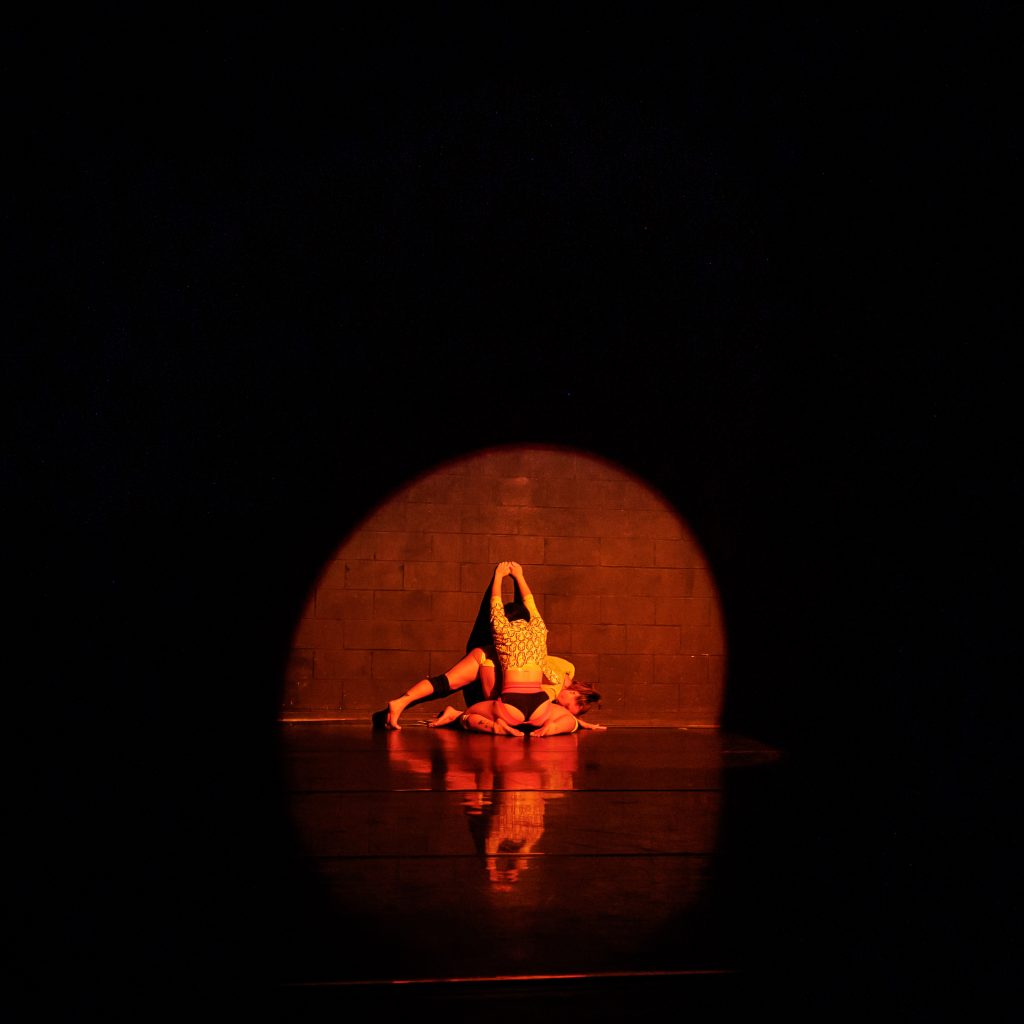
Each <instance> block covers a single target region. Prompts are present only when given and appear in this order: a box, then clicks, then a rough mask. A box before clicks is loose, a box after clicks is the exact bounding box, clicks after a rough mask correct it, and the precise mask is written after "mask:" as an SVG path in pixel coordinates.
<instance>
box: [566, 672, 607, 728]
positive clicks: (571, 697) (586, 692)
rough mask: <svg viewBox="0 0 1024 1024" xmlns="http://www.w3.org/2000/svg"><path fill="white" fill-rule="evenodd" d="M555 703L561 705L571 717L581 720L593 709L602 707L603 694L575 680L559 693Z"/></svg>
mask: <svg viewBox="0 0 1024 1024" xmlns="http://www.w3.org/2000/svg"><path fill="white" fill-rule="evenodd" d="M555 703H556V704H561V705H562V707H563V708H565V710H566V711H568V712H569V714H570V715H575V716H576V717H577V718H580V717H581V716H583V715H585V714H586V713H587V712H588V711H590V710H592V709H593V708H600V707H601V694H599V693H598V692H597V690H595V689H594V687H593V686H592V685H591V684H590V683H585V682H583V681H582V680H581V679H574V680H572V682H570V683H569V684H568V685H567V686H563V687H562V689H561V690H559V691H558V696H557V697H556V698H555Z"/></svg>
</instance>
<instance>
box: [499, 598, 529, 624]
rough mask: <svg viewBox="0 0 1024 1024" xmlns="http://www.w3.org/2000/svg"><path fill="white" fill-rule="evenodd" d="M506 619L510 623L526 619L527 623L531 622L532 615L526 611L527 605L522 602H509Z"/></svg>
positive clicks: (506, 606) (506, 608)
mask: <svg viewBox="0 0 1024 1024" xmlns="http://www.w3.org/2000/svg"><path fill="white" fill-rule="evenodd" d="M505 618H506V619H508V621H509V622H516V621H518V620H519V619H525V620H526V621H527V622H529V621H530V613H529V612H528V611H527V610H526V605H525V604H523V602H522V601H509V603H508V604H507V605H505Z"/></svg>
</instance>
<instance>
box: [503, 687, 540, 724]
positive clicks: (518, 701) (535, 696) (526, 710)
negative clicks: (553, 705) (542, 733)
mask: <svg viewBox="0 0 1024 1024" xmlns="http://www.w3.org/2000/svg"><path fill="white" fill-rule="evenodd" d="M498 700H500V701H501V703H502V704H505V705H506V706H507V707H512V708H516V709H517V710H519V711H521V712H522V713H523V718H525V719H526V720H527V721H529V719H530V716H531V715H532V714H533V713H534V711H536V710H537V708H539V707H540V706H541V704H546V703H547V701H548V695H547V694H546V693H545V692H544V691H543V690H541V692H540V693H503V694H502V695H501V696H500V697H499V698H498ZM521 724H523V725H525V724H526V723H525V722H523V723H521Z"/></svg>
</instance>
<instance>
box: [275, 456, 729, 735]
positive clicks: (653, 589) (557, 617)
mask: <svg viewBox="0 0 1024 1024" xmlns="http://www.w3.org/2000/svg"><path fill="white" fill-rule="evenodd" d="M503 559H514V560H515V561H518V562H520V563H522V565H523V568H524V571H525V574H526V578H527V580H528V582H529V584H530V587H531V588H532V590H533V592H534V596H535V597H536V600H537V604H538V607H539V608H540V610H541V613H542V614H543V615H544V618H545V621H546V622H547V624H548V628H549V631H550V632H549V636H548V649H549V651H550V652H551V653H552V654H556V655H558V656H560V657H564V658H568V659H569V660H570V661H572V662H573V663H574V664H575V666H576V671H577V676H578V677H579V678H582V679H586V680H588V681H590V682H592V683H593V684H594V685H595V686H596V687H597V688H598V689H599V690H600V691H601V693H602V695H603V705H602V708H601V710H600V711H595V712H594V720H595V721H599V720H602V719H603V720H606V721H614V720H615V719H616V718H630V719H636V718H644V717H652V718H669V719H672V720H673V721H678V722H679V723H680V724H685V725H693V726H711V727H713V726H717V725H718V723H719V720H720V716H721V710H722V699H723V691H724V685H725V668H726V647H725V630H724V624H723V622H722V616H721V611H720V607H719V601H718V595H717V591H716V586H715V581H714V579H713V578H712V575H711V572H710V570H709V567H708V565H707V563H706V561H705V559H704V556H703V554H702V551H701V548H700V545H699V542H698V541H697V539H696V538H695V537H694V536H693V535H692V533H691V532H690V530H689V527H688V526H687V524H686V523H685V522H684V521H683V520H682V519H681V518H680V516H679V514H678V513H677V512H676V511H675V510H674V509H673V508H672V507H671V506H670V505H669V504H668V503H667V502H666V501H665V500H664V499H663V498H661V497H660V496H659V495H658V494H657V493H655V492H654V491H653V490H652V489H651V488H650V487H648V486H647V485H646V484H645V483H644V482H643V481H642V480H638V479H636V478H635V477H633V476H632V475H630V474H629V473H628V472H626V471H625V470H624V469H622V468H621V467H618V466H615V465H613V464H611V463H608V462H606V461H604V460H601V459H598V458H595V457H592V456H589V455H586V454H583V453H580V452H576V451H570V450H565V449H559V448H548V447H515V448H503V449H495V450H488V451H484V452H480V453H478V454H475V455H472V456H468V457H466V458H463V459H461V460H458V461H456V462H452V463H448V464H445V465H442V466H439V467H438V468H437V469H436V470H434V471H433V472H431V473H429V474H427V475H425V476H423V477H421V478H420V479H418V480H415V481H413V482H411V483H409V484H408V486H405V487H404V488H402V489H401V490H399V491H398V492H396V493H395V494H393V495H392V496H391V497H390V498H389V499H388V500H387V501H385V502H384V503H383V504H381V505H380V506H379V507H378V508H377V509H376V510H374V512H373V513H371V514H370V515H369V516H368V517H367V518H366V519H365V520H364V522H363V523H362V524H360V526H359V527H358V528H357V529H356V530H355V531H354V532H353V533H352V534H351V535H350V536H348V537H346V538H345V539H344V540H343V542H342V544H341V546H340V547H339V548H338V549H337V551H336V552H335V554H334V557H333V558H332V559H331V560H330V561H329V562H328V563H327V564H326V565H325V566H324V567H323V571H322V573H321V575H320V578H319V580H318V581H317V583H316V585H315V587H314V588H313V589H312V592H311V593H310V595H309V598H308V601H307V602H306V606H305V609H304V611H303V614H302V616H301V619H300V621H299V622H298V624H297V627H296V630H295V635H294V642H293V649H292V654H291V659H290V662H289V665H288V668H287V672H286V679H285V687H284V708H283V710H284V711H285V712H299V711H311V712H338V713H339V715H340V717H350V716H351V717H361V716H363V715H366V716H367V717H368V716H369V714H370V712H372V711H374V710H377V709H378V708H381V707H383V706H384V704H385V703H386V701H387V700H388V699H389V698H391V697H394V696H396V695H397V694H399V693H401V692H402V691H404V690H405V689H406V688H407V687H408V686H409V685H410V684H411V683H414V682H415V681H416V680H418V679H421V678H423V677H424V676H428V675H435V674H437V673H439V672H443V671H445V670H446V669H447V668H449V667H450V666H451V665H453V664H454V663H455V662H456V661H457V660H458V659H459V658H461V657H462V656H463V654H464V653H465V644H466V638H467V636H468V633H469V630H470V628H471V626H472V624H473V620H474V619H475V617H476V613H477V610H478V608H479V605H480V599H481V597H482V595H483V593H484V590H485V589H486V588H487V586H488V585H489V582H490V579H491V574H492V572H493V569H494V565H495V563H497V562H498V561H501V560H503ZM506 590H507V593H506V597H508V596H511V581H507V582H506ZM453 703H456V704H457V705H458V706H461V703H460V701H459V700H458V699H456V700H455V701H453ZM441 706H442V705H441V704H440V703H438V704H437V705H436V709H438V710H439V709H440V707H441ZM424 709H425V710H427V711H428V712H432V711H433V710H434V709H435V705H434V704H428V705H424ZM412 714H415V711H414V712H412Z"/></svg>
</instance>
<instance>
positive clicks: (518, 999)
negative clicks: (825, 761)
mask: <svg viewBox="0 0 1024 1024" xmlns="http://www.w3.org/2000/svg"><path fill="white" fill-rule="evenodd" d="M418 718H422V716H418V715H417V709H412V710H411V711H410V712H409V713H408V715H407V716H406V718H405V719H404V724H405V727H404V728H403V729H402V730H401V731H399V732H378V731H373V730H372V729H371V728H370V727H369V725H368V723H367V722H365V721H283V722H282V723H281V726H280V728H281V744H282V757H283V764H284V768H285V771H284V775H285V780H286V788H287V804H288V813H289V816H290V819H291V821H292V823H293V828H294V836H295V843H296V847H297V848H298V849H300V850H301V851H302V854H301V855H302V857H303V858H304V860H305V864H306V869H307V870H306V873H307V875H308V877H309V878H310V879H311V882H310V888H311V889H312V895H310V893H309V892H307V893H306V899H307V902H309V903H310V904H315V905H316V911H315V914H313V915H312V917H310V916H309V914H308V913H307V916H306V917H305V918H302V917H301V915H300V918H299V919H298V920H297V921H296V923H295V926H294V935H293V941H290V942H289V944H288V949H289V954H288V961H287V962H286V963H284V964H282V973H283V975H284V985H283V993H284V994H283V998H284V1000H285V1004H284V1009H285V1011H286V1012H300V1011H301V1010H303V1009H308V1010H310V1011H311V1012H314V1013H315V1012H322V1011H323V1010H325V1009H327V1008H329V1007H330V1006H334V1005H336V1006H339V1007H342V1006H348V1007H352V1006H354V1005H357V1004H365V1006H366V1007H367V1008H369V1007H376V1008H378V1009H384V1008H386V1007H387V1006H388V1005H393V1008H398V1007H397V1003H398V1002H399V1001H403V1002H404V1003H408V1004H409V1006H410V1007H414V1006H416V1005H423V1006H428V1005H431V1004H432V1003H434V1002H441V1003H443V1005H444V1007H445V1008H451V1006H453V1005H458V1006H459V1007H460V1008H461V1010H462V1011H464V1012H465V1013H466V1014H468V1015H472V1013H473V1012H475V1011H481V1012H483V1011H482V1010H481V1008H482V1007H486V1011H485V1012H486V1013H487V1014H488V1015H489V1016H490V1017H491V1019H492V1020H493V1019H503V1018H502V1017H501V1016H500V1014H501V1013H502V1012H504V1011H503V1009H502V1008H504V1010H507V1012H508V1014H509V1019H511V1018H512V1017H513V1016H517V1017H521V1016H522V1015H523V1014H524V1013H525V1014H527V1015H528V1016H531V1017H534V1018H535V1019H536V1017H537V1015H538V1013H541V1012H542V1010H541V1008H542V1007H543V1012H544V1013H547V1012H551V1013H552V1015H553V1016H563V1015H564V1012H565V1009H566V1007H565V1005H563V1003H571V1004H572V1006H574V1007H575V1009H576V1011H580V1010H582V1009H583V1008H584V1006H586V1008H587V1012H588V1013H589V1014H590V1015H591V1016H592V1017H593V1016H598V1017H601V1016H602V1014H603V1013H604V1012H607V1013H608V1014H609V1016H613V1015H620V1014H621V1012H623V1011H624V1009H625V1007H627V1006H634V1005H635V1004H636V1001H637V1000H638V999H639V1000H641V1001H643V1000H645V999H648V998H654V999H659V998H662V997H665V998H668V997H670V996H671V995H672V994H676V993H678V992H680V991H685V993H686V997H687V998H689V999H693V998H695V997H697V996H698V995H699V994H702V993H703V994H707V995H708V997H709V998H713V999H715V1000H718V999H719V998H720V996H721V993H722V992H723V991H726V990H728V991H736V990H737V982H741V981H742V979H743V978H744V977H750V976H755V975H757V973H758V965H757V964H756V963H753V962H752V956H754V957H756V956H757V955H758V954H756V953H752V951H753V950H755V949H756V950H763V949H764V938H765V935H766V934H770V933H772V931H773V930H774V931H775V933H776V934H777V935H779V934H781V926H780V922H778V921H770V920H764V919H763V918H764V914H765V913H766V912H770V911H766V910H765V907H767V906H770V907H775V906H776V905H777V903H778V894H777V893H775V894H773V895H772V898H770V899H767V898H764V897H766V895H767V894H765V892H764V886H765V884H766V880H768V879H770V878H772V877H773V874H774V871H775V865H776V863H777V862H778V860H779V857H780V852H779V851H780V849H782V848H783V847H784V846H785V844H784V842H780V839H779V836H778V835H777V834H775V830H774V829H772V828H771V827H770V825H769V826H768V827H766V822H767V823H770V822H771V821H773V820H775V821H776V824H778V823H779V822H778V819H775V818H774V815H776V814H777V813H778V811H779V809H780V807H781V803H780V801H781V800H782V799H783V798H784V783H783V778H784V774H785V764H786V758H785V756H784V754H783V753H782V752H781V751H778V750H775V749H772V748H771V747H769V746H767V745H765V744H763V743H760V742H757V741H755V740H752V739H748V738H744V737H741V736H734V735H728V734H726V733H723V732H721V731H718V730H711V729H686V728H682V727H679V726H673V725H671V724H668V723H663V722H662V723H650V724H648V725H641V724H639V723H636V722H633V723H629V724H625V725H623V724H612V725H610V727H609V728H608V729H607V731H601V732H580V733H577V734H576V735H573V736H559V737H551V738H548V739H529V738H528V739H525V740H515V739H508V738H503V737H490V736H485V735H477V734H467V733H464V732H461V731H456V730H451V729H429V728H427V727H426V726H425V724H423V723H422V721H418ZM752 935H753V936H756V939H757V941H756V943H751V937H752ZM534 997H536V998H534ZM558 1007H561V1010H560V1011H559V1012H557V1013H556V1012H555V1011H556V1008H558ZM496 1014H498V1016H497V1017H496V1016H495V1015H496ZM545 1019H546V1018H545Z"/></svg>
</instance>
